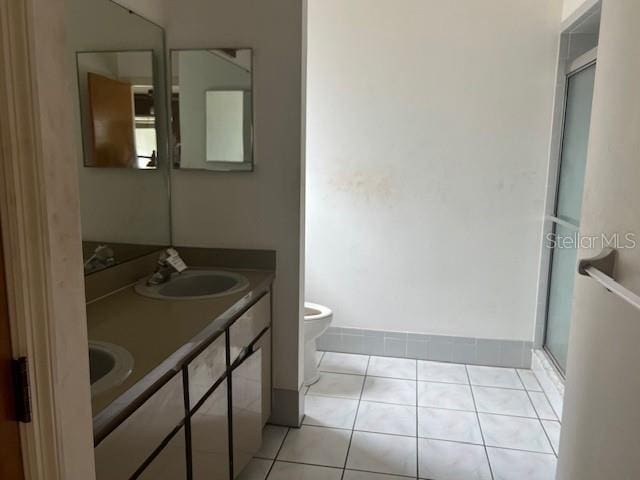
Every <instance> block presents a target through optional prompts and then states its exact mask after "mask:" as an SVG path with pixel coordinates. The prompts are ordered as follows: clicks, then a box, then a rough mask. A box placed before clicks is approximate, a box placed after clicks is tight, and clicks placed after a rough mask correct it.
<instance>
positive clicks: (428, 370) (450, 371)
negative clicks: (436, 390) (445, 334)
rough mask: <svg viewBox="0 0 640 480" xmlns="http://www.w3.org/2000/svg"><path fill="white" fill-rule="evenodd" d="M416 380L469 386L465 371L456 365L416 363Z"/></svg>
mask: <svg viewBox="0 0 640 480" xmlns="http://www.w3.org/2000/svg"><path fill="white" fill-rule="evenodd" d="M418 380H422V381H426V382H445V383H463V384H469V378H468V377H467V370H466V368H465V366H464V365H460V364H457V363H442V362H426V361H422V360H420V361H418Z"/></svg>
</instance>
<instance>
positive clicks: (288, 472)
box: [269, 462, 342, 480]
mask: <svg viewBox="0 0 640 480" xmlns="http://www.w3.org/2000/svg"><path fill="white" fill-rule="evenodd" d="M341 477H342V470H341V469H339V468H328V467H317V466H315V465H302V464H300V463H287V462H276V463H275V465H274V466H273V469H272V470H271V473H270V474H269V480H340V478H341Z"/></svg>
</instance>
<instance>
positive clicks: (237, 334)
mask: <svg viewBox="0 0 640 480" xmlns="http://www.w3.org/2000/svg"><path fill="white" fill-rule="evenodd" d="M270 323H271V294H269V293H267V294H266V295H265V296H264V297H262V298H261V299H260V300H258V302H257V303H256V304H255V305H254V306H252V307H251V308H250V309H249V310H247V311H246V312H245V313H244V314H243V315H242V316H240V317H239V318H238V319H237V320H236V321H235V322H234V323H233V324H232V325H231V326H230V327H229V348H230V351H229V354H230V359H231V363H232V364H233V362H234V361H235V360H236V359H237V358H238V356H239V355H240V352H241V351H242V349H243V348H245V347H246V346H247V345H249V344H250V343H251V342H252V341H253V340H255V339H256V337H257V336H258V335H259V334H260V332H261V331H262V330H264V329H265V327H267V326H269V324H270Z"/></svg>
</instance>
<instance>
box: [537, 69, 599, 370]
mask: <svg viewBox="0 0 640 480" xmlns="http://www.w3.org/2000/svg"><path fill="white" fill-rule="evenodd" d="M595 69H596V66H595V60H592V61H590V62H588V63H586V64H584V65H581V66H580V67H579V68H577V69H575V70H574V71H572V72H571V73H569V75H568V76H567V88H566V99H565V101H566V103H565V117H564V124H563V134H562V153H561V155H560V166H559V174H558V187H557V193H556V203H555V213H554V216H552V217H550V218H551V220H552V222H553V236H552V237H550V238H546V239H545V241H546V245H547V246H548V247H549V248H551V249H552V251H551V262H550V269H549V283H548V285H549V291H548V297H547V322H546V333H545V341H544V346H545V349H546V350H547V352H548V353H549V354H550V355H551V356H552V358H553V359H554V360H555V362H556V364H557V366H558V367H559V368H560V370H561V371H562V372H564V371H565V370H566V366H567V350H568V343H569V330H570V323H571V302H572V299H573V283H574V279H575V275H576V263H577V253H578V245H577V240H578V230H579V227H580V209H581V206H582V191H583V187H584V174H585V167H586V163H587V144H588V140H589V124H590V120H591V101H592V99H593V82H594V77H595Z"/></svg>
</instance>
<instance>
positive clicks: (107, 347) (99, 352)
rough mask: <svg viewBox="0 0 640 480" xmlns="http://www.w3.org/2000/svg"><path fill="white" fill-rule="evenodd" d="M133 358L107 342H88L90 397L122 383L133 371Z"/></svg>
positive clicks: (122, 349)
mask: <svg viewBox="0 0 640 480" xmlns="http://www.w3.org/2000/svg"><path fill="white" fill-rule="evenodd" d="M133 363H134V362H133V357H132V356H131V354H130V353H129V352H128V351H127V350H125V349H124V348H122V347H120V346H118V345H114V344H112V343H107V342H89V376H90V379H91V395H97V394H99V393H102V392H104V391H106V390H109V389H110V388H113V387H116V386H118V385H120V384H121V383H122V382H124V381H125V380H126V379H127V377H128V376H129V375H130V374H131V372H132V371H133Z"/></svg>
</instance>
